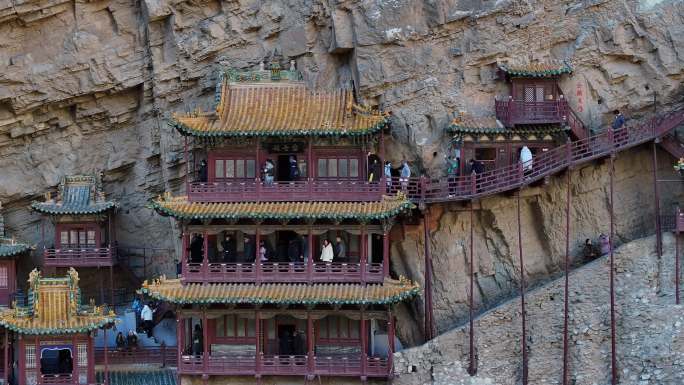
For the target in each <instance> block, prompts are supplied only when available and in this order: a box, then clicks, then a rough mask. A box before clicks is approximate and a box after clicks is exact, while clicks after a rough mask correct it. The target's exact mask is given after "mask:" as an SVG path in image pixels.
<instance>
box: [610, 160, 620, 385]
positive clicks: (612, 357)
mask: <svg viewBox="0 0 684 385" xmlns="http://www.w3.org/2000/svg"><path fill="white" fill-rule="evenodd" d="M613 158H614V154H611V156H610V172H609V174H610V205H609V209H610V239H609V240H608V242H609V243H608V245H609V246H610V363H611V365H610V366H611V371H610V372H611V384H612V385H617V383H618V370H617V351H616V340H615V338H616V333H615V266H614V265H615V263H614V253H613V246H614V243H615V226H614V223H613V222H614V212H613V210H614V200H613V190H614V181H613V179H614V176H613V174H614V172H615V169H614V165H613V162H614V159H613Z"/></svg>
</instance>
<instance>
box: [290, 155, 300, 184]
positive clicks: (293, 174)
mask: <svg viewBox="0 0 684 385" xmlns="http://www.w3.org/2000/svg"><path fill="white" fill-rule="evenodd" d="M297 179H299V165H297V158H295V156H294V155H290V181H296V180H297Z"/></svg>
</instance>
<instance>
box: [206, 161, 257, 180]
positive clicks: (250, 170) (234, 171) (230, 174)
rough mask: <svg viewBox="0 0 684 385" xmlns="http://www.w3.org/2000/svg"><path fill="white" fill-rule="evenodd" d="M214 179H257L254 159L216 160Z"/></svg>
mask: <svg viewBox="0 0 684 385" xmlns="http://www.w3.org/2000/svg"><path fill="white" fill-rule="evenodd" d="M214 177H215V178H216V179H234V178H237V179H244V178H247V179H253V178H256V160H254V159H215V160H214Z"/></svg>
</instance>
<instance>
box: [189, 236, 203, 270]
mask: <svg viewBox="0 0 684 385" xmlns="http://www.w3.org/2000/svg"><path fill="white" fill-rule="evenodd" d="M202 249H204V237H203V236H202V235H200V234H196V235H195V236H194V237H193V238H192V242H190V262H192V263H202V259H204V256H203V255H202V254H203V250H202Z"/></svg>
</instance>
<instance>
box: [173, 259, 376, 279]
mask: <svg viewBox="0 0 684 385" xmlns="http://www.w3.org/2000/svg"><path fill="white" fill-rule="evenodd" d="M383 279H384V273H383V269H382V264H381V263H366V264H363V265H362V264H361V263H335V262H333V263H320V262H319V263H314V264H313V265H312V266H311V267H309V266H308V265H307V264H306V263H304V262H289V263H288V262H282V263H278V262H265V263H260V264H259V265H258V266H257V265H256V264H254V263H209V264H207V265H205V264H202V263H185V264H184V265H183V271H182V280H183V282H239V283H242V282H256V283H264V282H274V283H282V282H302V283H323V282H328V283H329V282H363V283H366V282H367V283H381V282H382V281H383Z"/></svg>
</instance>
